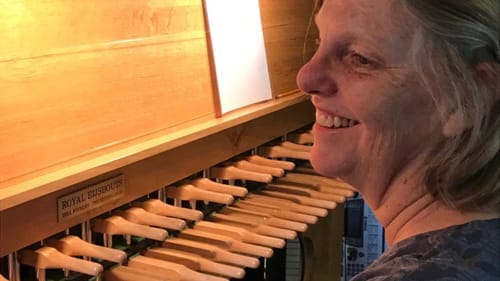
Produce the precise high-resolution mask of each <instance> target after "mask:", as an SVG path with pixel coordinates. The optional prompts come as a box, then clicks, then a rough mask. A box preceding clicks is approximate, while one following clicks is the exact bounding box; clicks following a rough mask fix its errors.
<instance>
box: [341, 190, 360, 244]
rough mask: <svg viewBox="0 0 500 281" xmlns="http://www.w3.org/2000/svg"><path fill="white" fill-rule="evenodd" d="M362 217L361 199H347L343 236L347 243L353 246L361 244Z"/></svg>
mask: <svg viewBox="0 0 500 281" xmlns="http://www.w3.org/2000/svg"><path fill="white" fill-rule="evenodd" d="M363 217H364V203H363V199H354V200H348V201H347V202H346V208H345V217H344V236H345V238H346V242H347V243H348V244H351V245H353V246H362V245H363V230H364V227H363V224H364V223H363V222H364V219H363Z"/></svg>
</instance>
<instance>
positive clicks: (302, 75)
mask: <svg viewBox="0 0 500 281" xmlns="http://www.w3.org/2000/svg"><path fill="white" fill-rule="evenodd" d="M329 73H330V69H329V67H328V65H327V63H325V62H322V61H321V59H320V58H319V57H318V54H315V55H314V56H313V58H312V59H311V60H310V61H308V62H307V63H306V64H304V66H302V68H301V69H300V70H299V73H298V74H297V85H298V86H299V89H301V90H302V91H303V92H305V93H308V94H311V95H332V94H334V93H335V92H337V86H336V83H335V80H334V79H333V77H332V76H331V75H330V74H329Z"/></svg>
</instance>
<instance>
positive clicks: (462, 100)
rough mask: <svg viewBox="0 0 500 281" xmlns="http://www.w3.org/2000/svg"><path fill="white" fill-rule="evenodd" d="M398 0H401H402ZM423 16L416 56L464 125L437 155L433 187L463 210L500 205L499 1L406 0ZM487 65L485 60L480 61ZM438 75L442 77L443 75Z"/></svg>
mask: <svg viewBox="0 0 500 281" xmlns="http://www.w3.org/2000/svg"><path fill="white" fill-rule="evenodd" d="M397 2H398V1H397ZM398 3H400V4H402V5H403V7H404V9H405V10H406V11H407V13H408V15H409V16H410V17H411V18H413V19H414V20H415V21H416V22H417V27H416V29H417V30H416V33H415V34H416V35H415V36H414V38H415V40H416V41H418V43H417V44H414V46H415V48H414V49H413V50H411V52H412V55H413V63H414V64H415V65H416V66H418V70H417V78H418V80H419V81H420V82H421V83H422V85H424V86H425V87H426V88H427V89H428V90H429V93H430V95H431V96H432V97H433V99H434V101H435V102H436V105H437V107H438V109H439V110H442V112H441V114H442V118H443V122H444V121H445V120H446V119H447V118H448V117H449V116H450V113H452V112H445V111H444V110H443V108H445V107H444V106H443V105H444V104H445V103H446V104H452V105H453V110H452V111H453V113H454V114H455V115H456V117H457V122H458V124H467V126H466V127H465V125H463V126H464V128H463V130H462V132H461V133H459V134H458V135H456V136H453V137H450V138H448V140H446V141H445V142H443V143H441V144H440V145H439V147H437V148H436V151H435V154H433V155H432V156H431V158H430V159H429V163H428V167H427V172H426V176H425V179H424V181H425V182H424V183H425V186H426V187H427V188H428V191H429V192H431V193H432V194H434V195H435V196H436V197H437V198H439V199H440V200H441V201H443V202H445V203H446V204H448V205H449V206H451V207H454V208H456V209H459V210H464V211H465V210H469V211H486V212H497V213H498V212H499V207H500V183H499V178H500V177H499V166H500V157H499V147H500V135H499V128H500V122H499V112H500V102H499V97H500V94H499V93H498V91H499V90H500V86H499V84H498V83H499V82H498V81H500V72H499V69H500V67H499V64H500V61H499V57H500V47H499V32H500V31H499V26H500V23H499V18H500V15H499V10H500V8H499V1H498V0H460V1H457V0H402V1H401V2H398ZM480 64H481V65H482V66H483V67H482V68H481V69H479V68H478V66H479V65H480ZM436 82H438V83H436Z"/></svg>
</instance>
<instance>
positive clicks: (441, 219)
mask: <svg viewBox="0 0 500 281" xmlns="http://www.w3.org/2000/svg"><path fill="white" fill-rule="evenodd" d="M396 190H398V189H396ZM411 190H413V192H412V191H411ZM411 190H408V189H406V188H405V189H403V190H398V191H399V192H394V191H393V192H391V193H389V194H390V195H389V196H387V197H386V198H385V199H384V202H385V203H383V204H380V205H378V206H379V207H378V208H376V209H374V213H375V216H376V217H377V218H378V220H379V221H380V222H381V223H382V225H383V226H384V228H385V236H386V241H387V243H388V244H389V245H393V244H396V243H398V242H400V241H402V240H404V239H406V238H409V237H412V236H415V235H417V234H420V233H425V232H429V231H433V230H438V229H443V228H446V227H449V226H453V225H460V224H464V223H468V222H470V221H473V220H484V219H491V218H496V217H498V214H488V213H480V212H463V211H459V210H456V209H453V208H451V207H449V206H447V205H445V204H444V203H442V202H441V201H439V200H437V199H436V198H435V197H433V196H431V195H430V194H428V193H425V192H424V191H420V193H421V194H419V192H418V190H419V189H418V188H413V189H411ZM420 190H421V189H420ZM391 202H394V203H391Z"/></svg>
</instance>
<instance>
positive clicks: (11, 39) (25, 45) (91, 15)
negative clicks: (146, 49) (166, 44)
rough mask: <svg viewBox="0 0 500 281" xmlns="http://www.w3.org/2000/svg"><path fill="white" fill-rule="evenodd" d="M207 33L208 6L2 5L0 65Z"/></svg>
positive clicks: (181, 2) (147, 1) (143, 0)
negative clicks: (159, 37)
mask: <svg viewBox="0 0 500 281" xmlns="http://www.w3.org/2000/svg"><path fill="white" fill-rule="evenodd" d="M204 30H205V27H204V15H203V7H202V0H162V1H159V0H106V1H102V0H72V1H66V0H43V1H32V0H0V34H1V35H2V40H1V41H0V60H5V59H11V58H19V57H28V58H29V57H34V56H40V55H46V54H50V53H53V52H54V51H58V50H60V49H65V48H74V47H75V46H81V45H94V44H98V43H108V42H114V41H123V40H130V39H137V38H145V37H151V36H155V35H166V34H175V33H182V32H188V31H204Z"/></svg>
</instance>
